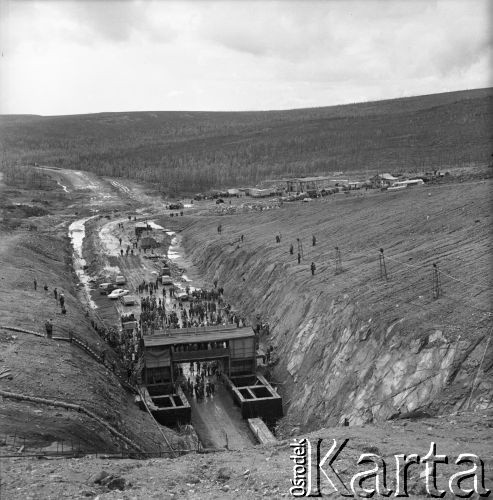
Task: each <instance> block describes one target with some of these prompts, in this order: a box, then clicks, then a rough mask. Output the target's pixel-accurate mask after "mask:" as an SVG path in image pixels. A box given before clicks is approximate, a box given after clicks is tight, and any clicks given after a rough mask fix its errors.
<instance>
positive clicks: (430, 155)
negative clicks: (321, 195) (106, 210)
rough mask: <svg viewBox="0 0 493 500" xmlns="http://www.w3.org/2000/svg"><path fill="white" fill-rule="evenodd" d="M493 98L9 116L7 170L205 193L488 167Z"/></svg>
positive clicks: (481, 94) (5, 124) (1, 120)
mask: <svg viewBox="0 0 493 500" xmlns="http://www.w3.org/2000/svg"><path fill="white" fill-rule="evenodd" d="M492 96H493V93H492V90H491V89H484V90H475V91H467V92H454V93H447V94H437V95H434V96H422V97H416V98H408V99H396V100H391V101H381V102H376V103H364V104H357V105H349V106H335V107H330V108H315V109H305V110H293V111H276V112H251V113H250V112H249V113H199V112H196V113H186V112H156V113H103V114H95V115H79V116H63V117H46V118H45V117H36V116H24V117H9V116H4V117H0V138H1V146H2V151H3V159H2V165H3V167H2V168H3V169H5V168H7V167H11V166H12V165H19V164H25V163H32V162H37V163H39V164H50V165H53V166H58V167H64V168H74V169H82V170H89V171H92V172H95V173H97V174H100V175H106V176H116V177H127V178H131V179H136V180H138V181H143V182H150V183H153V184H157V185H159V186H161V189H162V190H163V191H165V192H177V191H186V192H199V191H205V190H208V189H210V188H213V187H217V188H219V187H229V186H247V185H254V184H257V183H258V182H260V181H262V180H265V179H272V178H282V177H284V176H303V175H314V174H324V173H328V172H334V171H344V172H351V171H355V170H358V171H362V170H365V169H368V170H380V171H384V170H385V171H392V172H398V171H402V170H405V171H412V170H423V169H430V170H433V169H436V168H447V167H452V166H458V165H462V166H467V165H474V164H485V163H487V162H488V160H489V156H490V154H491V151H490V144H491V139H492V133H491V130H492V128H491V122H492V120H491V118H492V116H491V104H492Z"/></svg>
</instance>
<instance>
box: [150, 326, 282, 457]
mask: <svg viewBox="0 0 493 500" xmlns="http://www.w3.org/2000/svg"><path fill="white" fill-rule="evenodd" d="M143 343H144V366H143V368H142V382H143V385H144V387H145V389H144V397H145V398H146V401H147V402H148V403H149V404H148V406H149V407H150V409H151V413H152V414H153V416H154V418H155V419H156V420H157V421H158V422H159V423H161V424H162V425H167V426H170V427H173V426H176V425H183V424H192V425H193V426H194V428H195V430H196V432H197V435H198V436H199V439H200V440H201V443H202V445H203V446H205V447H216V446H217V445H218V443H224V441H226V446H232V447H233V448H234V447H238V448H243V447H245V446H247V445H250V446H251V445H252V444H253V435H251V433H250V432H249V431H248V426H247V424H246V420H247V419H249V420H250V419H258V418H261V419H262V420H263V421H264V422H266V423H267V424H273V423H274V422H275V421H276V420H277V419H278V418H280V417H281V416H282V411H283V410H282V399H281V397H280V396H279V395H278V394H277V392H276V391H275V390H274V388H273V387H272V386H271V385H270V384H269V382H268V381H267V380H266V379H265V378H264V377H263V376H262V375H260V374H258V373H257V351H256V337H255V333H254V332H253V330H252V329H251V328H248V327H241V328H238V327H236V326H235V325H218V326H207V327H198V328H179V329H170V330H165V331H162V332H156V333H155V334H154V335H152V336H144V337H143ZM197 362H199V363H211V362H212V363H218V366H219V367H220V370H219V374H218V375H217V376H216V375H215V376H214V377H215V378H214V380H215V382H216V384H217V389H216V391H215V393H214V396H213V397H211V398H209V397H207V398H203V400H201V399H200V398H198V397H197V398H196V397H194V394H193V391H192V392H191V393H190V391H189V390H187V380H188V379H189V376H190V372H187V370H186V368H187V366H188V365H192V366H193V364H194V363H197ZM231 403H234V406H233V405H232V404H231ZM228 429H229V430H228ZM224 438H225V439H224Z"/></svg>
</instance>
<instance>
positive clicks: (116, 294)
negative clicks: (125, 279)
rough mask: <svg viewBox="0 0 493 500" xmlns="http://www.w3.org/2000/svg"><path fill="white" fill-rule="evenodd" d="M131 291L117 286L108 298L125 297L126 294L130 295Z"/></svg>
mask: <svg viewBox="0 0 493 500" xmlns="http://www.w3.org/2000/svg"><path fill="white" fill-rule="evenodd" d="M129 293H130V290H124V289H123V288H117V289H116V290H113V291H112V292H111V293H110V294H109V295H108V298H109V299H111V300H115V299H119V298H120V297H123V296H124V295H128V294H129Z"/></svg>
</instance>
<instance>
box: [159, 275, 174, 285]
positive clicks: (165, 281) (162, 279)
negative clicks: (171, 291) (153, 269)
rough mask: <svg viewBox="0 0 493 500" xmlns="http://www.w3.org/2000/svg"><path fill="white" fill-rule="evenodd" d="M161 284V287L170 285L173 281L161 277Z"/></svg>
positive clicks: (169, 277) (167, 277) (169, 278)
mask: <svg viewBox="0 0 493 500" xmlns="http://www.w3.org/2000/svg"><path fill="white" fill-rule="evenodd" d="M161 283H162V284H163V285H172V284H173V280H172V279H171V276H167V275H164V276H161Z"/></svg>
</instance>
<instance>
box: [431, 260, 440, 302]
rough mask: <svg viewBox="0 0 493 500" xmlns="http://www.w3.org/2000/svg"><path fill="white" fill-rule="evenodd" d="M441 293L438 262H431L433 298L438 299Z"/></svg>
mask: <svg viewBox="0 0 493 500" xmlns="http://www.w3.org/2000/svg"><path fill="white" fill-rule="evenodd" d="M441 295H442V283H441V280H440V271H439V269H438V264H436V263H434V264H433V298H434V299H439V298H440V296H441Z"/></svg>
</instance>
